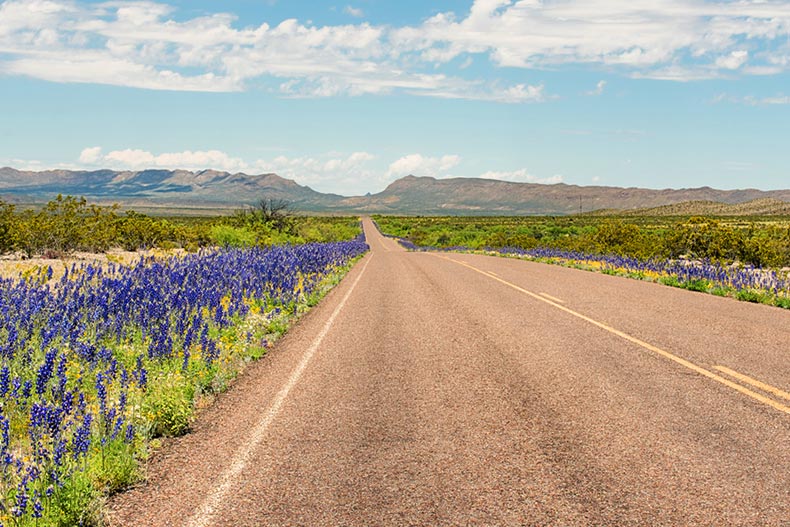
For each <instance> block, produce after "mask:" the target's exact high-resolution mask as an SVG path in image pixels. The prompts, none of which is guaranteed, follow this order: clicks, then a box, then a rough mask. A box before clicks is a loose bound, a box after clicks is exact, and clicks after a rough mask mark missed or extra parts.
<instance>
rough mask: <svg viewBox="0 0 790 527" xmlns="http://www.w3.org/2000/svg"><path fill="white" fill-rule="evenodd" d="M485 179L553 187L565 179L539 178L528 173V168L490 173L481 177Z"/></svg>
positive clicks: (557, 176)
mask: <svg viewBox="0 0 790 527" xmlns="http://www.w3.org/2000/svg"><path fill="white" fill-rule="evenodd" d="M480 177H481V178H483V179H498V180H500V181H511V182H516V183H542V184H544V185H551V184H555V183H562V181H563V179H564V178H563V177H562V176H561V175H559V174H557V175H554V176H550V177H545V178H541V177H537V176H533V175H532V174H530V173H528V172H527V169H526V168H522V169H520V170H513V171H511V172H494V171H489V172H486V173H484V174H481V175H480Z"/></svg>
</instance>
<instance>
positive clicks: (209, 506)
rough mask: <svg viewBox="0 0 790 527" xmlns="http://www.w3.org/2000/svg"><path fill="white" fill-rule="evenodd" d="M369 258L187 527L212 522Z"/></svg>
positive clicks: (365, 267) (201, 525) (198, 526)
mask: <svg viewBox="0 0 790 527" xmlns="http://www.w3.org/2000/svg"><path fill="white" fill-rule="evenodd" d="M372 259H373V254H372V253H371V255H370V258H368V261H367V262H365V266H364V267H363V268H362V271H360V273H359V274H358V275H357V277H356V279H355V280H354V283H353V284H351V288H350V289H349V290H348V292H346V295H345V296H344V297H343V299H342V300H341V301H340V303H339V304H338V305H337V307H336V308H335V310H334V311H333V312H332V314H331V315H330V316H329V318H328V319H327V321H326V323H324V327H323V328H321V332H320V333H319V334H318V336H317V337H316V338H315V340H313V343H312V344H311V345H310V347H309V348H307V351H306V352H305V354H304V356H303V357H302V360H301V361H300V362H299V364H298V365H297V366H296V369H294V371H293V373H291V376H290V377H289V378H288V382H286V383H285V386H283V387H282V388H281V389H280V391H279V393H278V394H277V396H276V397H275V398H274V401H273V402H272V405H271V406H270V407H269V408H268V410H266V412H265V413H264V414H263V416H262V417H261V420H260V421H259V422H258V424H257V425H256V426H255V428H254V429H253V431H252V433H251V434H250V437H249V439H248V440H247V442H246V443H245V445H244V446H243V447H242V448H241V449H240V450H239V451H238V452H237V453H236V456H235V457H234V458H233V462H232V463H231V464H230V466H229V467H228V469H227V470H226V471H225V473H224V474H222V476H221V477H220V479H219V481H220V483H219V485H217V487H216V488H215V489H214V491H213V492H212V493H211V494H210V495H209V496H208V497H207V498H206V499H205V501H204V502H203V504H202V505H201V506H200V508H198V509H197V511H195V514H193V515H192V517H191V518H190V519H189V521H187V523H186V525H187V526H188V527H207V526H208V525H209V522H211V520H212V518H213V516H214V515H215V513H216V508H217V506H218V505H219V504H220V502H221V501H223V500H224V499H225V496H226V495H227V494H228V492H230V490H231V487H232V486H233V484H234V482H235V480H236V478H238V476H239V475H240V474H241V472H242V471H243V470H244V468H245V467H246V466H247V463H248V462H249V460H250V457H251V456H252V453H253V452H254V451H255V449H257V448H258V446H259V445H260V444H261V443H262V442H263V439H264V436H265V435H266V431H267V429H268V428H269V425H270V424H271V423H272V421H274V419H275V417H277V414H278V413H280V409H281V408H282V406H283V403H284V402H285V399H286V398H287V397H288V394H289V393H290V391H291V389H293V387H294V386H296V383H297V382H299V378H300V377H301V376H302V373H303V372H304V370H305V368H307V364H308V363H309V362H310V359H312V358H313V355H315V352H316V351H317V350H318V347H319V346H320V345H321V342H322V341H323V340H324V337H326V335H327V333H329V330H330V329H331V328H332V324H333V323H334V321H335V318H336V317H337V315H338V314H339V313H340V311H341V310H342V309H343V306H344V305H345V304H346V301H347V300H348V298H349V297H350V296H351V293H353V292H354V288H355V287H356V286H357V284H358V283H359V280H360V279H361V278H362V275H363V274H364V273H365V269H367V267H368V264H369V263H370V260H372Z"/></svg>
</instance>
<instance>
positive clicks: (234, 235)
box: [0, 196, 360, 258]
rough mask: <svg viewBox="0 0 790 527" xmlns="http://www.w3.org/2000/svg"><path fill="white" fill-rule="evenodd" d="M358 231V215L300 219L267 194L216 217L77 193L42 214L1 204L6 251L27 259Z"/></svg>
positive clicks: (323, 237) (330, 237)
mask: <svg viewBox="0 0 790 527" xmlns="http://www.w3.org/2000/svg"><path fill="white" fill-rule="evenodd" d="M359 232H360V229H359V220H358V218H356V217H353V218H352V217H308V216H301V215H298V214H296V213H295V212H294V211H292V210H291V209H290V207H289V206H288V204H287V203H285V202H277V201H276V200H272V199H269V198H265V197H264V198H261V200H260V202H259V203H258V204H257V206H255V207H246V208H240V209H238V210H237V211H236V212H235V213H234V214H230V215H227V216H220V217H214V218H199V217H197V218H195V217H153V216H148V215H145V214H140V213H137V212H134V211H132V210H127V211H123V212H122V211H121V210H120V209H119V207H118V206H117V205H114V206H100V205H96V204H91V203H88V201H87V200H86V199H85V198H77V197H73V196H65V197H64V196H58V197H57V198H56V199H54V200H52V201H50V202H49V203H47V204H46V205H45V206H43V207H41V208H39V209H32V208H28V209H25V210H18V209H17V207H16V206H15V205H14V204H11V203H7V202H4V201H2V200H0V254H2V253H15V252H16V253H20V255H21V256H24V257H33V256H44V257H51V258H58V257H63V256H67V255H69V254H71V253H74V252H76V251H79V252H105V251H107V250H110V249H113V248H120V249H125V250H127V251H135V250H139V249H151V248H162V249H172V248H181V249H185V250H187V251H192V252H194V251H196V250H198V249H199V248H201V247H211V246H231V247H249V246H254V245H257V246H269V245H278V244H284V243H291V244H300V243H310V242H330V241H340V240H347V239H350V238H353V237H354V236H356V235H357V234H358V233H359Z"/></svg>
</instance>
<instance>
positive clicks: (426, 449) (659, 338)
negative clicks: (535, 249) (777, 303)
mask: <svg viewBox="0 0 790 527" xmlns="http://www.w3.org/2000/svg"><path fill="white" fill-rule="evenodd" d="M364 227H365V232H366V235H367V237H368V241H369V244H370V246H371V252H370V254H368V255H367V256H366V257H365V258H364V259H363V260H361V261H360V262H359V263H358V264H357V265H356V266H355V268H354V269H353V270H352V271H351V272H350V273H349V275H348V276H347V277H346V278H345V279H344V280H343V282H342V283H341V284H340V285H339V286H338V287H337V288H336V289H335V290H333V291H332V292H331V293H330V295H328V296H327V298H326V299H325V300H324V301H323V302H322V303H321V304H320V305H319V306H317V307H316V308H315V309H314V310H313V311H311V312H310V313H309V314H308V315H307V316H306V317H304V318H303V319H302V320H301V321H300V322H299V323H298V324H297V325H296V327H294V328H293V329H292V330H291V331H290V332H289V334H288V335H287V336H286V337H285V338H284V339H283V340H281V341H280V342H279V343H278V344H277V346H276V347H275V349H274V350H273V351H272V352H271V353H270V354H269V355H268V356H266V357H265V358H264V359H263V360H261V361H259V362H257V363H255V364H254V365H252V366H251V367H249V368H248V370H247V371H246V372H245V374H244V375H243V376H242V377H241V378H240V380H239V381H238V382H237V384H236V385H235V386H234V387H233V388H232V389H231V390H230V391H229V392H228V393H227V394H224V395H223V396H221V397H220V398H219V399H218V401H217V402H216V404H215V405H214V406H212V407H211V408H210V409H208V410H207V411H205V412H204V413H203V415H202V417H201V418H200V419H199V420H198V421H197V423H196V424H195V430H194V432H193V433H191V434H189V435H187V436H185V437H183V438H180V439H177V440H172V441H169V442H167V443H166V444H165V446H164V447H163V448H162V450H161V451H160V452H159V453H158V454H157V455H156V456H154V458H153V459H152V460H151V462H150V467H149V470H148V476H149V477H148V482H147V483H146V484H144V485H141V486H139V487H137V488H135V489H132V490H131V491H129V492H126V493H124V494H122V495H120V496H118V497H116V498H114V499H113V500H112V501H111V503H110V512H111V518H112V521H111V525H118V526H120V525H124V526H126V525H129V526H131V525H134V526H143V525H150V526H179V527H181V526H183V527H209V526H212V527H214V526H217V527H219V526H236V527H239V526H259V525H271V526H281V525H282V526H285V525H288V526H295V525H305V526H324V525H326V526H387V525H393V526H401V525H403V526H407V525H409V526H411V525H414V526H417V525H425V526H439V525H441V526H451V525H452V526H462V525H486V526H511V525H512V526H517V525H541V526H542V525H546V526H549V525H552V526H566V525H567V526H573V525H629V526H630V525H761V526H762V525H790V448H789V446H790V394H788V393H786V392H790V312H788V311H785V310H781V309H778V308H771V307H767V306H761V305H753V304H747V303H742V302H737V301H734V300H731V299H726V298H718V297H714V296H710V295H703V294H699V293H693V292H689V291H684V290H680V289H674V288H670V287H665V286H661V285H657V284H651V283H645V282H639V281H635V280H628V279H624V278H619V277H613V276H607V275H602V274H595V273H589V272H584V271H579V270H574V269H566V268H561V267H556V266H548V265H543V264H537V263H532V262H525V261H520V260H514V259H505V258H496V257H489V256H482V255H467V254H431V253H408V252H405V251H403V250H402V249H401V248H400V247H399V246H398V245H397V244H396V243H395V242H394V241H393V240H390V239H386V238H384V237H382V236H381V235H380V234H379V233H378V232H377V231H376V230H375V227H373V225H372V224H371V223H370V221H369V220H366V221H365V222H364Z"/></svg>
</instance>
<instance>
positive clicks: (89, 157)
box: [80, 146, 101, 164]
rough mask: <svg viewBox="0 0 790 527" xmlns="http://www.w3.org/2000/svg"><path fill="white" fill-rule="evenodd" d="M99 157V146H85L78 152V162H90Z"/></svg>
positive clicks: (95, 160)
mask: <svg viewBox="0 0 790 527" xmlns="http://www.w3.org/2000/svg"><path fill="white" fill-rule="evenodd" d="M99 159H101V147H100V146H94V147H91V148H86V149H84V150H83V151H82V153H80V163H87V164H92V163H95V162H97V161H98V160H99Z"/></svg>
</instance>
